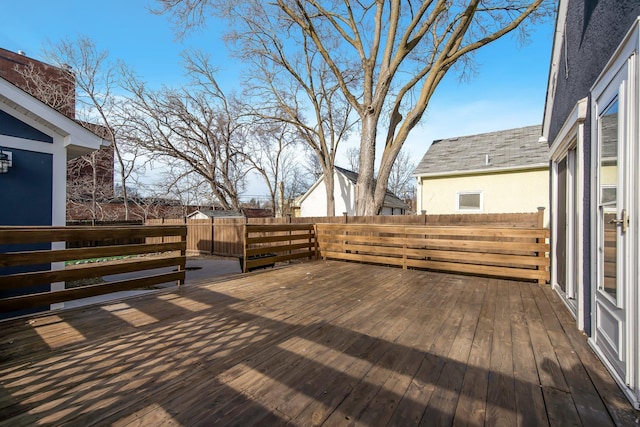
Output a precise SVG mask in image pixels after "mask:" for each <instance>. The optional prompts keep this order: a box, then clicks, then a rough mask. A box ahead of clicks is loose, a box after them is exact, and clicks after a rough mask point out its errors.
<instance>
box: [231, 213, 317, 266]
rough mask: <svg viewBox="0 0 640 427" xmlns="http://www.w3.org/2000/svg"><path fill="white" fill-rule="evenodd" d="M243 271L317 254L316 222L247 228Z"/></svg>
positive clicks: (247, 226) (251, 226)
mask: <svg viewBox="0 0 640 427" xmlns="http://www.w3.org/2000/svg"><path fill="white" fill-rule="evenodd" d="M244 230H245V231H244V241H245V242H246V245H245V246H244V255H243V257H242V258H241V262H242V271H243V272H244V273H246V272H247V271H250V270H253V269H256V268H259V267H264V266H268V265H274V264H275V263H276V262H285V261H291V260H295V259H300V258H309V259H312V258H316V254H317V242H316V236H315V230H314V225H313V224H281V225H277V224H274V225H251V224H248V225H246V226H245V228H244Z"/></svg>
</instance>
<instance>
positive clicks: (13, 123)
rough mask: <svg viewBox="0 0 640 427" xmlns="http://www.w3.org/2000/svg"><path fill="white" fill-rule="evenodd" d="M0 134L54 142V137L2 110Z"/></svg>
mask: <svg viewBox="0 0 640 427" xmlns="http://www.w3.org/2000/svg"><path fill="white" fill-rule="evenodd" d="M0 134H2V135H7V136H15V137H17V138H24V139H31V140H33V141H40V142H48V143H49V144H53V138H51V137H50V136H49V135H47V134H45V133H42V132H40V131H39V130H38V129H35V128H33V127H31V126H29V125H28V124H26V123H24V122H22V121H20V120H18V119H16V118H15V117H13V116H12V115H11V114H8V113H5V112H4V111H2V110H0Z"/></svg>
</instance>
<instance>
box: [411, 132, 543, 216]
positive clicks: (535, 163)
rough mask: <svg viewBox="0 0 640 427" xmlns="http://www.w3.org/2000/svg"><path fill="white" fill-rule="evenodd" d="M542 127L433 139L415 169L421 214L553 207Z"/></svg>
mask: <svg viewBox="0 0 640 427" xmlns="http://www.w3.org/2000/svg"><path fill="white" fill-rule="evenodd" d="M541 132H542V129H541V126H540V125H536V126H527V127H521V128H516V129H508V130H502V131H497V132H489V133H483V134H478V135H469V136H460V137H454V138H447V139H440V140H436V141H433V143H432V144H431V147H429V149H428V150H427V152H426V153H425V155H424V157H423V158H422V160H421V161H420V163H419V164H418V166H417V167H416V170H415V172H414V176H415V177H416V179H417V184H418V185H417V188H418V194H417V206H418V208H417V211H418V213H420V212H422V211H426V212H427V213H429V214H464V213H523V212H535V211H536V210H537V208H538V207H545V208H547V207H548V206H549V148H548V146H547V144H546V143H545V141H544V140H541V139H540V136H541V134H542V133H541ZM545 212H548V209H546V210H545Z"/></svg>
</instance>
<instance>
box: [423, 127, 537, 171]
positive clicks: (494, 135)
mask: <svg viewBox="0 0 640 427" xmlns="http://www.w3.org/2000/svg"><path fill="white" fill-rule="evenodd" d="M541 129H542V128H541V126H540V125H535V126H527V127H522V128H516V129H509V130H503V131H498V132H489V133H483V134H479V135H470V136H461V137H457V138H447V139H441V140H436V141H433V144H431V147H429V149H428V150H427V152H426V153H425V155H424V157H423V158H422V160H421V161H420V163H419V164H418V166H417V168H416V170H415V172H414V175H416V176H432V175H458V174H461V173H478V172H485V171H500V170H509V169H529V168H540V167H546V166H548V164H549V147H548V146H547V142H546V141H545V140H541V139H540V136H541V135H542V134H541ZM487 155H488V156H489V157H488V160H489V161H488V162H487Z"/></svg>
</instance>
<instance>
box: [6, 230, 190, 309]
mask: <svg viewBox="0 0 640 427" xmlns="http://www.w3.org/2000/svg"><path fill="white" fill-rule="evenodd" d="M186 235H187V228H186V227H185V226H184V225H180V226H129V227H122V226H118V227H0V247H2V249H3V251H4V252H3V253H0V291H2V294H3V295H7V294H12V293H24V291H28V290H29V289H28V288H33V287H38V286H40V287H41V286H43V285H49V284H52V283H58V282H68V281H76V280H80V279H90V278H101V277H103V276H106V275H112V274H120V273H132V272H143V271H145V270H151V269H155V268H163V267H174V268H175V270H173V271H170V272H168V273H161V274H149V273H148V272H147V273H143V274H141V275H140V276H139V277H138V278H134V279H127V280H120V281H114V282H110V283H102V284H94V285H87V286H80V287H77V288H72V289H63V290H54V291H49V292H38V293H31V294H23V295H16V296H5V297H3V298H0V312H11V311H17V310H23V309H28V308H36V307H47V306H49V305H51V304H55V303H59V302H63V301H70V300H74V299H79V298H85V297H90V296H95V295H101V294H106V293H111V292H116V291H124V290H129V289H136V288H142V287H147V286H152V285H157V284H160V283H167V282H172V281H175V282H177V283H178V284H182V283H184V280H185V262H186V256H185V249H186V240H185V238H186ZM127 239H143V240H142V241H145V239H146V243H139V244H120V245H118V244H114V242H118V241H126V240H127ZM153 239H156V240H158V239H159V240H160V242H157V241H153ZM56 242H64V245H63V244H62V243H56ZM75 242H101V243H100V245H99V246H91V247H80V248H78V247H74V248H71V249H66V248H64V247H65V246H67V247H68V246H71V245H72V244H73V243H75ZM52 243H54V244H53V245H52ZM33 244H44V245H45V246H46V247H48V248H49V249H38V250H25V249H24V247H25V245H33ZM56 246H62V248H61V249H55V247H56ZM52 247H53V248H54V249H51V248H52ZM136 255H145V256H143V257H134V256H136ZM125 257H130V258H125ZM94 258H108V259H109V258H111V259H112V258H119V259H118V260H117V261H113V262H93V263H85V264H77V265H74V266H73V267H72V268H71V267H70V266H67V268H60V269H55V268H51V266H52V264H51V263H59V264H60V263H63V262H66V261H79V260H90V259H94ZM54 266H55V264H54ZM25 269H26V270H28V271H26V272H16V271H19V270H25ZM29 270H31V271H29ZM33 270H39V271H33ZM47 288H49V286H47Z"/></svg>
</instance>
